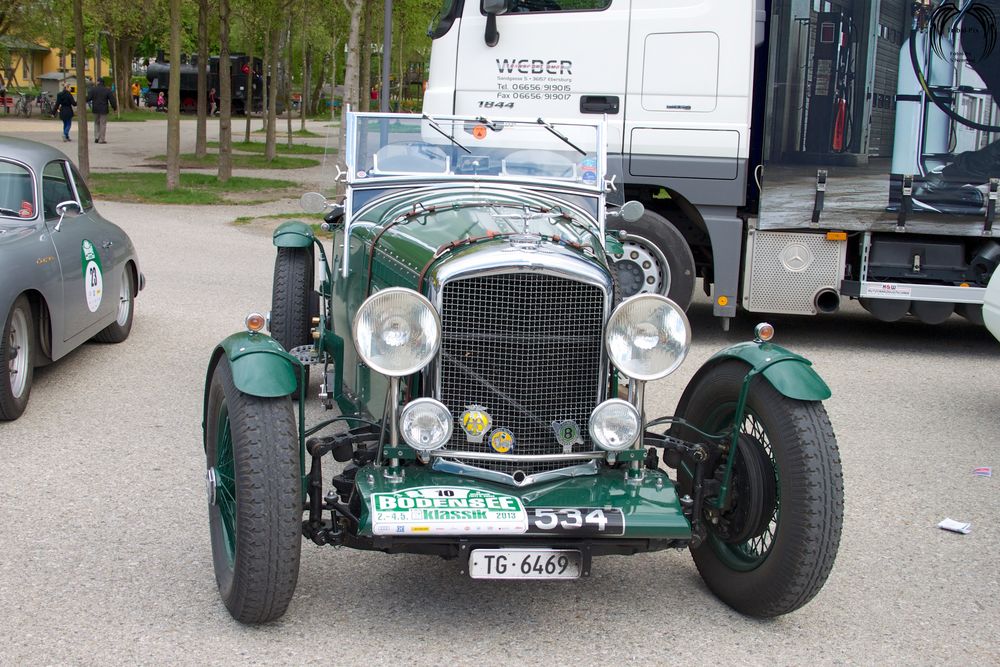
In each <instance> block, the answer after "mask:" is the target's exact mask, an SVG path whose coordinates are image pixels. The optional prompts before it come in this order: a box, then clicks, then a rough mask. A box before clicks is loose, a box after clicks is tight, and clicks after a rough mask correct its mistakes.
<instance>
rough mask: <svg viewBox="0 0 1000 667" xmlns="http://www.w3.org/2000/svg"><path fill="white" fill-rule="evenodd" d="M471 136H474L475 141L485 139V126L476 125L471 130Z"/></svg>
mask: <svg viewBox="0 0 1000 667" xmlns="http://www.w3.org/2000/svg"><path fill="white" fill-rule="evenodd" d="M472 136H474V137H475V138H476V139H485V138H486V126H485V125H476V126H475V127H474V128H472Z"/></svg>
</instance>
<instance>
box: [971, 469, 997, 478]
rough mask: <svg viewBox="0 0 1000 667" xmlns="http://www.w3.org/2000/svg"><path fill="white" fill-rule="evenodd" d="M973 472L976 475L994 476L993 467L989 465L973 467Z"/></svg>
mask: <svg viewBox="0 0 1000 667" xmlns="http://www.w3.org/2000/svg"><path fill="white" fill-rule="evenodd" d="M972 474H973V475H975V476H976V477H992V476H993V468H991V467H989V466H982V467H980V468H973V469H972Z"/></svg>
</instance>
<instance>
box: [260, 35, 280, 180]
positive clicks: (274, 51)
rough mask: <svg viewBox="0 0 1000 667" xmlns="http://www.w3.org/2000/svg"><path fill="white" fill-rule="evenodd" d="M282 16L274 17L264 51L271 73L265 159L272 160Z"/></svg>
mask: <svg viewBox="0 0 1000 667" xmlns="http://www.w3.org/2000/svg"><path fill="white" fill-rule="evenodd" d="M281 18H282V17H280V16H276V17H273V19H272V21H271V28H270V30H268V31H267V37H266V39H267V41H266V42H265V43H264V53H266V54H267V64H266V65H265V68H266V71H267V72H268V73H269V74H270V78H271V80H270V81H268V77H267V76H265V77H264V85H265V90H266V91H267V113H266V114H265V116H266V117H267V128H266V130H267V131H266V133H265V135H264V137H265V139H264V141H265V143H264V159H265V160H267V161H268V162H270V161H271V160H273V159H274V158H275V156H276V155H277V154H278V151H277V147H276V146H275V141H276V140H277V137H276V135H275V131H276V130H277V127H276V126H277V123H276V115H275V107H276V105H277V103H278V53H279V52H280V51H281V32H282V29H283V28H284V22H283V21H282V20H281Z"/></svg>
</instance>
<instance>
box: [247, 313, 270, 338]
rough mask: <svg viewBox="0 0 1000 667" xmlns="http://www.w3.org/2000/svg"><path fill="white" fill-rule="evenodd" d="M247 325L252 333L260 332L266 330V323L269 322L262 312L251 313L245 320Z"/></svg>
mask: <svg viewBox="0 0 1000 667" xmlns="http://www.w3.org/2000/svg"><path fill="white" fill-rule="evenodd" d="M243 322H244V324H246V326H247V331H249V332H250V333H258V332H260V331H263V330H264V325H265V324H267V320H266V319H264V316H263V315H261V314H260V313H250V314H249V315H247V318H246V319H245V320H244V321H243Z"/></svg>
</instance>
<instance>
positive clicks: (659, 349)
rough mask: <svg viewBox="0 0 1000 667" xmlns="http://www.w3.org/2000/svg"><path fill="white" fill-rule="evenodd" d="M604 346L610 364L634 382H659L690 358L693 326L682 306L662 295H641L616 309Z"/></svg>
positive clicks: (612, 314) (626, 301)
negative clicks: (605, 346)
mask: <svg viewBox="0 0 1000 667" xmlns="http://www.w3.org/2000/svg"><path fill="white" fill-rule="evenodd" d="M605 344H606V345H607V349H608V355H609V356H610V357H611V362H612V363H613V364H614V365H615V366H616V367H617V368H618V369H619V370H620V371H621V372H622V373H624V374H625V375H627V376H628V377H630V378H632V379H633V380H640V381H647V380H659V379H660V378H662V377H666V376H667V375H670V374H671V373H673V372H674V371H675V370H677V368H678V367H679V366H680V365H681V363H682V362H683V361H684V357H686V356H687V353H688V348H689V347H690V345H691V327H690V325H689V324H688V319H687V315H685V314H684V311H683V310H681V308H680V306H678V305H677V304H676V303H674V302H673V301H671V300H670V299H668V298H666V297H664V296H660V295H659V294H638V295H636V296H633V297H631V298H629V299H626V300H625V301H623V302H622V303H621V304H619V305H618V307H617V308H615V310H614V312H613V313H611V318H610V319H609V320H608V327H607V333H606V334H605Z"/></svg>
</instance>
